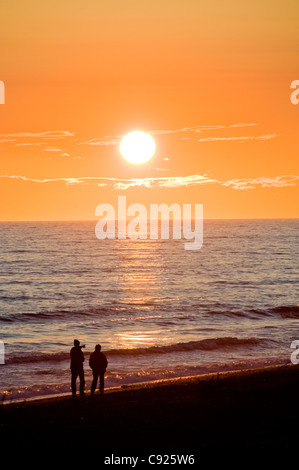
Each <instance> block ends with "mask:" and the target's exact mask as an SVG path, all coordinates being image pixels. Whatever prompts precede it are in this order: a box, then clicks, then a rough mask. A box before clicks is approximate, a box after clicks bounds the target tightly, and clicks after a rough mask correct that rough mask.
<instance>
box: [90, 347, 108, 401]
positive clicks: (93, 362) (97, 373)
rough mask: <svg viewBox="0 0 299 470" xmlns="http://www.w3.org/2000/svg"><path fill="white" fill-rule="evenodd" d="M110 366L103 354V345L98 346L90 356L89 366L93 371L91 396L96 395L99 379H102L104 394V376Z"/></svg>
mask: <svg viewBox="0 0 299 470" xmlns="http://www.w3.org/2000/svg"><path fill="white" fill-rule="evenodd" d="M107 365H108V361H107V358H106V356H105V354H104V353H102V352H101V345H100V344H97V345H96V347H95V350H94V352H93V353H92V354H91V355H90V358H89V366H90V367H91V369H92V373H93V381H92V384H91V389H90V391H91V395H93V394H94V392H95V389H96V387H97V383H98V378H100V393H104V375H105V372H106V368H107Z"/></svg>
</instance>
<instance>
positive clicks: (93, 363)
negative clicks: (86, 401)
mask: <svg viewBox="0 0 299 470" xmlns="http://www.w3.org/2000/svg"><path fill="white" fill-rule="evenodd" d="M82 348H85V344H84V345H83V346H80V341H78V340H77V339H75V340H74V347H73V348H72V349H71V372H72V383H71V386H72V395H73V397H75V396H76V381H77V377H79V379H80V395H84V388H85V379H84V368H83V362H84V355H83V352H82ZM107 365H108V361H107V358H106V356H105V354H104V353H102V352H101V345H100V344H97V345H96V347H95V350H94V352H93V353H92V354H91V355H90V358H89V366H90V368H91V369H92V373H93V381H92V383H91V389H90V392H91V395H93V394H94V392H95V389H96V386H97V382H98V379H100V393H103V392H104V375H105V372H106V368H107Z"/></svg>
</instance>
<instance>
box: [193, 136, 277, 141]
mask: <svg viewBox="0 0 299 470" xmlns="http://www.w3.org/2000/svg"><path fill="white" fill-rule="evenodd" d="M278 135H279V134H267V135H258V136H253V135H252V136H242V137H205V138H203V139H199V140H198V142H219V141H236V142H248V141H254V142H260V141H265V140H270V139H275V137H278Z"/></svg>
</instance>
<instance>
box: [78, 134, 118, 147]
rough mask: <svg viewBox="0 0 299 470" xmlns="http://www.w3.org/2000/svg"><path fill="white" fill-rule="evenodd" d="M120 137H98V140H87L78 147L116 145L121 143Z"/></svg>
mask: <svg viewBox="0 0 299 470" xmlns="http://www.w3.org/2000/svg"><path fill="white" fill-rule="evenodd" d="M121 137H122V136H115V137H111V136H105V137H100V138H98V139H91V140H87V141H86V142H80V144H79V145H104V146H108V145H118V144H119V143H120V141H121Z"/></svg>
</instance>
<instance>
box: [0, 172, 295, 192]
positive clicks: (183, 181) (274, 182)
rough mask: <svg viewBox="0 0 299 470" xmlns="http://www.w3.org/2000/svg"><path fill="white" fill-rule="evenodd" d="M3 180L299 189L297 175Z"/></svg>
mask: <svg viewBox="0 0 299 470" xmlns="http://www.w3.org/2000/svg"><path fill="white" fill-rule="evenodd" d="M0 178H8V179H15V180H21V181H25V182H32V183H39V184H43V183H64V184H66V185H67V186H71V185H78V184H80V185H83V184H93V185H96V186H98V187H105V186H107V187H111V188H112V189H115V190H118V191H123V190H127V189H130V188H134V187H144V188H147V189H156V188H166V189H167V188H168V189H171V188H179V187H188V186H199V185H206V184H218V185H221V186H225V187H228V188H232V189H234V190H246V189H257V188H284V187H289V186H296V185H297V182H298V181H299V176H297V175H280V176H270V177H266V176H261V177H256V178H239V179H231V180H227V181H219V180H216V179H213V178H210V177H208V176H207V175H189V176H164V177H152V178H127V179H126V178H107V177H102V176H80V177H60V178H44V179H38V178H29V177H27V176H20V175H0Z"/></svg>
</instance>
